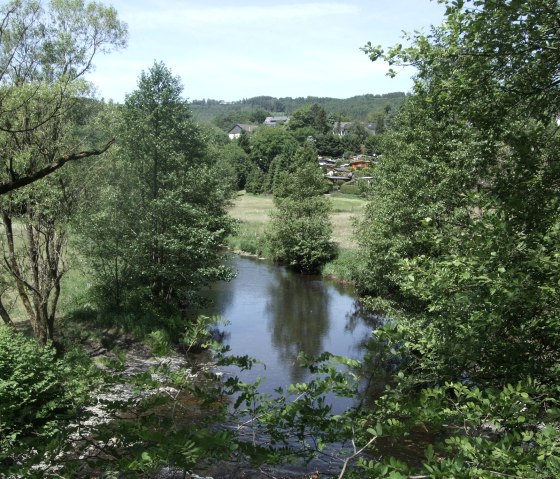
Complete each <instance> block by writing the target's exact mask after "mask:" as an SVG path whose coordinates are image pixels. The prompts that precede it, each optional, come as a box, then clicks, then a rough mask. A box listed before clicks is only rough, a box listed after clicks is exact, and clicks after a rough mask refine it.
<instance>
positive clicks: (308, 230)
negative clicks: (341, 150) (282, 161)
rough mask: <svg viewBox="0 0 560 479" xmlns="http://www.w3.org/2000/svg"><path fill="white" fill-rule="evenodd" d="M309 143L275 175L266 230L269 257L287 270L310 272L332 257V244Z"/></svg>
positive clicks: (326, 205) (318, 172) (327, 205)
mask: <svg viewBox="0 0 560 479" xmlns="http://www.w3.org/2000/svg"><path fill="white" fill-rule="evenodd" d="M316 162H317V153H316V150H315V147H314V145H313V143H312V142H306V144H305V145H304V146H303V147H300V148H299V149H298V151H297V152H296V155H295V156H294V158H293V160H292V162H291V168H290V169H288V170H283V171H281V172H279V173H277V174H276V177H275V183H274V202H275V204H276V210H275V211H273V212H272V213H271V221H270V224H269V227H268V230H267V240H268V241H267V242H268V245H269V249H270V252H271V254H272V258H273V259H274V260H276V261H281V262H283V263H286V264H288V265H290V266H291V267H293V268H295V269H297V270H300V271H303V272H306V273H312V272H316V271H318V270H319V268H320V266H321V265H322V264H324V263H325V262H327V261H328V260H330V259H332V258H334V257H335V256H336V245H335V244H334V243H333V242H332V240H331V236H332V224H331V223H330V220H329V213H330V211H331V205H330V203H329V201H328V199H327V198H326V197H324V196H323V193H324V191H325V182H324V180H323V175H322V173H321V170H320V168H318V166H317V164H316Z"/></svg>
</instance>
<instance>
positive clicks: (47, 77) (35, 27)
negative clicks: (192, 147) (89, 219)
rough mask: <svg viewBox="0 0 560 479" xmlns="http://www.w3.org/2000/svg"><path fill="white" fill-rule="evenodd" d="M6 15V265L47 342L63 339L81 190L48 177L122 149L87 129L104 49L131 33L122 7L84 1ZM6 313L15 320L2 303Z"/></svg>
mask: <svg viewBox="0 0 560 479" xmlns="http://www.w3.org/2000/svg"><path fill="white" fill-rule="evenodd" d="M1 15H3V21H2V24H1V27H0V39H1V49H0V65H1V68H0V83H1V86H0V99H1V101H0V148H1V150H2V153H3V155H2V160H1V169H0V195H2V201H1V204H0V209H1V212H2V218H3V225H4V235H5V241H4V257H5V261H4V263H3V264H4V270H5V271H6V273H7V275H8V277H9V278H10V282H11V283H12V284H13V285H15V289H16V290H17V293H18V295H19V298H20V299H21V301H22V303H23V306H24V309H25V311H26V313H27V315H28V317H29V320H30V322H31V324H32V326H33V330H34V332H35V335H36V336H37V338H38V339H39V340H40V341H41V342H42V343H46V342H47V341H48V340H52V339H53V337H54V320H55V315H56V309H57V303H58V298H59V296H60V288H61V284H60V281H61V278H62V275H63V274H64V266H63V253H64V246H65V242H66V227H67V224H68V221H69V217H70V216H71V214H72V213H73V211H75V208H76V201H77V197H78V196H79V191H78V189H76V184H74V182H73V180H72V176H73V174H71V172H69V174H64V175H63V174H58V173H57V174H56V175H55V177H54V178H53V179H50V178H45V177H48V176H50V175H51V174H53V173H54V172H56V171H57V170H58V169H59V168H61V167H62V166H64V165H65V164H66V163H68V162H76V161H77V160H79V159H83V158H87V157H91V156H97V155H100V154H102V153H104V152H105V151H106V150H107V149H108V148H109V146H110V145H111V144H112V140H110V139H104V140H105V141H102V140H101V139H100V138H99V137H98V136H97V135H96V134H95V133H93V131H92V130H89V131H86V129H84V128H82V127H83V126H84V125H86V124H87V123H88V122H89V121H90V120H91V118H92V108H94V107H95V105H94V104H93V103H92V102H90V101H88V99H87V97H88V95H89V94H90V86H89V85H88V84H87V83H86V82H85V81H84V80H83V79H82V77H83V76H84V74H85V73H87V72H88V71H89V70H90V69H91V68H92V62H93V59H94V56H95V55H96V54H97V53H99V52H101V53H103V52H108V51H110V50H111V49H112V48H118V47H121V46H123V45H124V43H125V39H126V28H125V26H124V25H123V24H122V23H121V22H120V21H119V20H118V19H117V17H116V12H115V10H114V9H113V8H107V7H104V6H103V5H101V4H94V3H91V4H87V5H86V4H84V2H80V1H57V2H52V3H51V4H49V7H48V8H43V6H42V5H41V3H40V2H32V1H13V2H10V3H8V4H6V5H4V6H3V7H2V8H1ZM41 179H43V180H42V181H41V182H39V181H38V180H41ZM47 180H48V181H47ZM27 185H30V186H27ZM23 186H27V188H22V187H23ZM24 232H25V234H23V233H24ZM0 312H1V315H2V317H3V319H4V321H5V322H9V321H8V320H9V315H8V313H7V311H6V309H5V308H4V306H3V305H2V304H1V302H0Z"/></svg>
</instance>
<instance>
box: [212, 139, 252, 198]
mask: <svg viewBox="0 0 560 479" xmlns="http://www.w3.org/2000/svg"><path fill="white" fill-rule="evenodd" d="M218 155H219V158H218V164H217V169H218V170H219V171H221V172H223V173H222V174H226V172H227V170H228V168H229V169H231V173H230V174H232V175H233V176H234V181H235V185H234V186H235V189H236V190H243V189H245V185H246V184H247V178H248V176H249V174H250V172H251V171H252V170H253V168H255V165H254V163H253V162H251V160H250V159H249V155H247V153H245V151H244V150H243V149H242V148H241V146H239V144H238V143H229V144H227V145H226V146H224V147H222V148H220V150H219V153H218Z"/></svg>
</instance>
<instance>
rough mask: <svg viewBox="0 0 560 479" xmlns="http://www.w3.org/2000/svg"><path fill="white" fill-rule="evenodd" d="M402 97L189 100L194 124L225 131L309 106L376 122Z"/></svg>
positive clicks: (346, 117) (344, 118)
mask: <svg viewBox="0 0 560 479" xmlns="http://www.w3.org/2000/svg"><path fill="white" fill-rule="evenodd" d="M405 97H406V96H405V94H404V93H402V92H395V93H386V94H383V95H372V94H367V95H358V96H354V97H352V98H346V99H338V98H320V97H306V98H288V97H286V98H273V97H268V96H259V97H254V98H247V99H244V100H240V101H236V102H228V103H226V102H222V101H218V100H210V99H207V100H193V101H192V104H191V107H192V110H193V115H194V117H195V118H196V119H197V120H198V121H201V122H210V121H216V122H217V124H218V125H219V126H220V127H221V128H224V129H225V130H229V129H230V128H231V127H232V126H233V125H235V124H236V123H256V124H258V123H262V121H263V120H264V118H262V113H261V112H263V111H264V112H265V113H269V114H280V113H284V114H287V115H291V114H292V113H294V112H295V111H296V110H299V109H301V108H304V107H307V106H309V105H313V104H317V105H320V106H321V107H322V108H323V109H324V110H326V111H327V112H328V113H329V114H331V115H332V116H333V118H336V119H337V120H338V119H339V118H340V119H342V121H353V120H354V121H363V122H372V121H377V120H378V118H379V116H380V115H383V114H384V113H386V112H387V111H390V110H396V109H398V107H399V106H400V105H401V104H402V102H403V101H404V99H405ZM267 116H270V115H267ZM261 118H262V120H261ZM259 120H260V121H259Z"/></svg>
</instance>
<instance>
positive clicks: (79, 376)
mask: <svg viewBox="0 0 560 479" xmlns="http://www.w3.org/2000/svg"><path fill="white" fill-rule="evenodd" d="M72 354H74V353H72ZM82 359H83V357H82V358H81V357H80V356H74V357H72V359H58V358H57V353H56V350H55V349H54V348H53V347H51V346H46V347H41V346H40V345H39V344H38V343H37V342H36V341H35V340H33V339H30V338H27V337H25V336H24V335H22V334H19V333H14V332H13V331H12V330H11V329H9V328H8V327H5V326H0V469H3V468H4V467H6V468H7V469H8V470H9V468H10V466H12V467H15V466H14V465H15V464H16V463H17V464H18V466H17V467H18V468H19V467H20V466H21V464H22V463H21V461H22V458H23V457H24V456H25V457H26V460H27V461H31V462H32V461H34V460H35V459H36V458H38V460H40V459H43V458H42V457H40V456H39V454H35V455H34V456H33V455H30V454H29V452H30V451H36V452H38V451H45V450H47V449H51V448H52V447H53V444H56V443H60V442H61V439H62V438H63V437H65V424H67V422H68V421H69V420H70V419H71V418H73V417H75V415H76V413H77V410H78V408H79V407H80V406H81V405H82V404H84V403H85V401H86V398H87V397H88V395H89V393H90V392H91V384H87V385H86V381H87V380H88V379H89V378H90V377H91V376H90V375H89V374H88V373H87V372H86V370H85V369H87V367H88V364H84V363H83V362H80V361H81V360H82ZM23 455H24V456H23ZM18 470H20V469H18Z"/></svg>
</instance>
